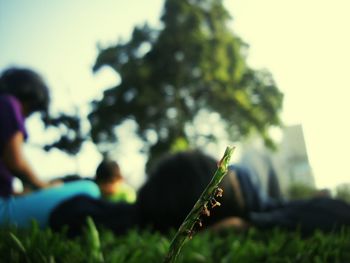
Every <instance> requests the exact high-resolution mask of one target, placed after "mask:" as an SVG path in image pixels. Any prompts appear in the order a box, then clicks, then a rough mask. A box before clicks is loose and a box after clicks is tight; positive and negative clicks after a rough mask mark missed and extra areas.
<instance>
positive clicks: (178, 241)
mask: <svg viewBox="0 0 350 263" xmlns="http://www.w3.org/2000/svg"><path fill="white" fill-rule="evenodd" d="M234 149H235V147H227V148H226V151H225V153H224V156H223V157H222V159H221V160H220V162H219V163H218V168H217V170H216V172H215V174H214V176H213V178H212V179H211V181H210V183H209V184H208V185H207V187H206V188H205V189H204V191H203V192H202V194H201V196H200V197H199V199H198V200H197V202H196V203H195V205H194V206H193V208H192V210H191V211H190V213H189V214H188V215H187V217H186V218H185V220H184V221H183V223H182V224H181V226H180V227H179V229H178V231H177V233H176V234H175V236H174V239H173V240H172V242H171V244H170V247H169V251H168V254H167V255H166V257H165V260H164V263H172V262H175V261H176V259H177V257H178V255H179V253H180V250H181V248H182V247H183V245H184V244H185V242H186V240H187V239H188V238H190V237H192V234H193V230H194V226H195V225H196V223H198V222H199V221H200V217H201V215H203V213H205V214H207V215H209V214H210V213H209V210H208V204H209V205H211V204H210V203H209V202H211V201H213V200H215V199H214V198H215V197H217V196H221V192H222V190H221V189H219V187H218V185H219V183H220V182H221V180H222V179H223V178H224V176H225V175H226V173H227V166H228V163H229V161H230V159H231V156H232V154H233V151H234ZM215 202H216V200H215Z"/></svg>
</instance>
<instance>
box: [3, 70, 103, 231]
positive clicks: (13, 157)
mask: <svg viewBox="0 0 350 263" xmlns="http://www.w3.org/2000/svg"><path fill="white" fill-rule="evenodd" d="M49 102H50V97H49V90H48V88H47V86H46V84H45V82H44V81H43V79H42V78H41V76H40V75H39V74H37V73H36V72H34V71H32V70H30V69H25V68H10V69H7V70H5V71H4V72H3V73H2V74H1V76H0V225H7V224H11V225H17V226H19V227H26V226H29V225H30V224H31V221H32V220H36V221H37V222H38V223H39V225H40V226H41V227H45V226H46V225H47V223H48V217H49V214H50V212H51V211H52V210H53V209H54V208H55V207H56V206H57V205H58V204H60V203H61V202H63V201H64V200H66V199H69V198H71V197H73V196H75V195H76V194H85V195H88V196H91V197H94V198H97V197H99V196H100V192H99V189H98V187H97V185H95V184H94V183H93V182H90V181H85V180H84V181H78V182H72V183H66V184H60V185H57V183H56V184H50V183H47V182H44V181H42V180H41V179H39V177H38V176H37V175H36V173H35V171H34V170H33V169H32V167H31V166H30V164H29V163H28V162H27V160H26V158H25V157H24V154H23V144H24V142H25V141H26V139H27V138H28V134H27V131H26V128H25V121H26V119H27V118H28V117H29V116H30V115H31V114H33V113H35V112H43V113H47V110H48V106H49ZM15 177H17V178H19V179H20V180H21V181H22V182H23V184H24V185H26V186H29V187H30V188H31V189H33V191H32V192H30V193H29V194H23V195H15V194H14V192H13V188H12V183H13V180H14V178H15Z"/></svg>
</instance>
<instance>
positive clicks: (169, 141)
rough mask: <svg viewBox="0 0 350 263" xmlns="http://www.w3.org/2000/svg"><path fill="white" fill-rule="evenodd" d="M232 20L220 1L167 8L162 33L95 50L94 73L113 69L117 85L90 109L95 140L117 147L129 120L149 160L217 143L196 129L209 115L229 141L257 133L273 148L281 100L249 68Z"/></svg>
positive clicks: (265, 77) (265, 78)
mask: <svg viewBox="0 0 350 263" xmlns="http://www.w3.org/2000/svg"><path fill="white" fill-rule="evenodd" d="M229 20H230V15H229V13H228V12H227V10H226V9H225V8H224V6H223V3H222V0H166V1H165V6H164V11H163V15H162V17H161V21H162V27H161V29H158V30H157V29H152V28H150V27H149V26H148V25H147V24H145V25H144V26H142V27H135V29H134V30H133V33H132V37H131V39H130V41H128V42H121V41H119V43H118V44H117V45H115V46H111V47H108V48H105V49H102V50H101V49H100V52H99V55H98V57H97V60H96V63H95V65H94V67H93V70H94V72H96V71H98V70H99V69H100V68H101V67H102V66H110V67H112V68H113V69H114V70H115V71H116V73H117V74H119V76H120V79H121V82H120V83H119V84H118V85H117V86H115V87H113V88H110V89H108V90H106V91H105V92H104V95H103V98H102V99H101V100H99V101H94V102H93V110H92V112H91V114H90V115H89V119H90V122H91V124H92V138H93V140H94V141H95V142H96V143H98V144H99V143H102V144H103V143H105V142H115V141H116V140H117V138H116V136H115V130H114V128H115V127H116V126H118V125H120V124H122V123H123V121H124V120H127V119H132V120H134V121H135V122H136V123H137V125H138V129H137V133H138V135H139V136H140V137H141V138H142V139H143V140H144V141H145V143H146V145H147V147H149V148H148V149H149V151H150V158H154V157H156V156H157V155H159V154H162V153H164V152H167V151H169V150H173V149H183V148H186V147H189V146H197V145H198V144H197V143H198V142H199V141H201V142H209V141H215V140H217V139H218V134H215V133H214V132H212V131H209V132H208V131H206V132H203V129H202V127H201V125H195V124H194V123H195V120H196V118H197V117H198V116H199V114H202V113H206V114H207V116H208V117H209V116H211V114H214V115H215V116H219V119H220V122H221V123H223V124H224V129H225V131H226V132H227V135H229V138H230V139H232V140H238V139H239V138H241V137H242V136H246V135H248V134H249V133H250V132H252V131H256V132H258V133H259V134H260V135H262V136H263V138H264V140H265V142H266V143H267V144H269V145H270V146H271V145H272V141H271V140H270V138H269V136H268V132H267V130H268V128H269V127H270V126H271V125H277V126H278V125H280V117H279V112H280V110H281V107H282V99H283V96H282V93H281V92H280V91H279V90H278V88H277V87H276V85H275V83H274V81H273V78H272V76H271V74H270V73H269V72H268V71H265V70H261V71H258V70H253V69H252V68H249V67H248V66H247V64H246V55H247V50H248V46H247V44H245V43H244V42H243V41H242V40H241V39H240V38H239V37H238V36H236V35H235V34H234V33H233V32H231V30H230V29H229V28H228V22H229ZM202 124H203V125H205V123H202ZM211 128H212V127H211Z"/></svg>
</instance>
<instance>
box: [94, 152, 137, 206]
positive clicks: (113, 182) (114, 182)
mask: <svg viewBox="0 0 350 263" xmlns="http://www.w3.org/2000/svg"><path fill="white" fill-rule="evenodd" d="M95 182H96V183H97V185H98V186H99V188H100V191H101V194H102V197H103V198H105V199H106V200H109V201H112V202H121V201H122V202H127V203H134V202H135V200H136V192H135V190H134V189H133V188H132V187H131V186H130V185H128V184H127V183H126V182H125V180H124V177H123V175H122V173H121V170H120V167H119V165H118V163H117V162H116V161H112V160H108V159H104V160H103V161H102V162H101V163H100V164H99V165H98V167H97V169H96V176H95Z"/></svg>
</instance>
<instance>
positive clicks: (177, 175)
mask: <svg viewBox="0 0 350 263" xmlns="http://www.w3.org/2000/svg"><path fill="white" fill-rule="evenodd" d="M216 169H217V160H215V159H214V158H212V157H210V156H208V155H206V154H203V153H202V152H199V151H187V152H180V153H177V154H172V155H168V156H165V157H164V158H163V159H161V160H160V161H159V162H158V163H157V164H156V165H155V166H154V167H153V169H152V168H151V170H150V174H149V179H148V180H147V182H146V183H145V184H144V185H143V186H142V187H141V188H140V190H139V192H138V198H137V205H138V208H139V211H140V221H141V222H140V224H141V225H149V226H152V227H153V228H154V229H156V230H159V231H167V230H169V229H170V228H177V227H179V226H180V224H181V223H182V221H183V220H184V219H185V217H186V215H187V214H188V213H189V212H190V210H191V209H192V207H193V206H194V204H195V202H196V201H197V200H198V198H199V197H200V195H201V194H202V192H203V190H204V189H205V187H206V186H207V185H208V183H209V182H210V181H211V179H212V177H213V175H214V173H215V171H216ZM220 187H221V188H222V189H223V190H224V193H223V197H222V198H219V199H218V200H217V201H219V202H220V203H221V204H222V205H221V206H219V207H215V208H213V211H212V213H211V216H210V217H207V218H205V217H204V218H203V223H204V225H209V224H212V223H215V222H217V221H218V220H221V219H222V218H225V217H227V216H231V215H236V214H235V213H237V204H236V203H235V201H234V197H233V196H234V194H233V190H232V185H231V183H230V180H229V179H228V178H227V177H225V178H224V179H223V181H222V183H221V184H220Z"/></svg>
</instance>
